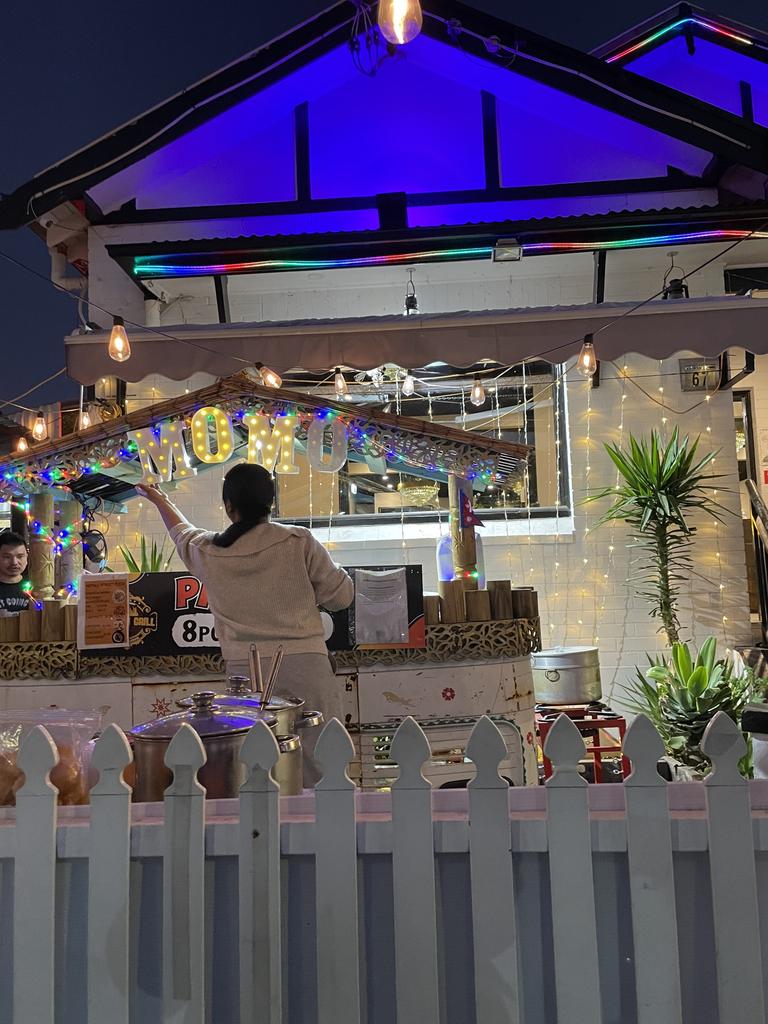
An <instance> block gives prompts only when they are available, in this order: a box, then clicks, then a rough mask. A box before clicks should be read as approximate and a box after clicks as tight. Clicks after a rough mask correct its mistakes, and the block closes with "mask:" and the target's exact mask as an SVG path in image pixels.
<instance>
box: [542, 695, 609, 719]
mask: <svg viewBox="0 0 768 1024" xmlns="http://www.w3.org/2000/svg"><path fill="white" fill-rule="evenodd" d="M535 712H536V718H537V719H538V720H539V721H542V722H554V721H555V720H556V719H557V718H558V716H559V715H567V716H568V717H569V718H570V719H572V720H573V721H578V722H584V721H587V722H589V721H593V720H595V721H597V720H599V721H602V722H605V721H610V720H612V719H618V718H621V715H619V714H617V712H615V711H613V710H612V709H611V708H609V707H608V705H607V704H603V703H602V701H599V700H593V701H591V703H589V704H537V705H536V708H535Z"/></svg>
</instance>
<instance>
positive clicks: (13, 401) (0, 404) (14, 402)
mask: <svg viewBox="0 0 768 1024" xmlns="http://www.w3.org/2000/svg"><path fill="white" fill-rule="evenodd" d="M66 372H67V368H66V366H62V368H61V369H60V370H57V371H56V373H52V374H51V376H50V377H46V378H45V380H41V381H40V382H39V384H35V385H34V387H31V388H29V389H28V390H27V391H23V392H22V393H21V394H20V395H16V397H15V398H6V400H5V401H4V402H0V409H3V408H5V406H6V405H17V403H18V401H19V399H20V398H26V397H27V395H31V394H32V392H33V391H37V389H38V388H41V387H43V385H44V384H49V383H50V382H51V381H52V380H56V378H57V377H60V376H61V375H62V373H66ZM18 408H19V409H23V410H24V412H32V410H31V409H27V408H26V406H23V405H19V406H18Z"/></svg>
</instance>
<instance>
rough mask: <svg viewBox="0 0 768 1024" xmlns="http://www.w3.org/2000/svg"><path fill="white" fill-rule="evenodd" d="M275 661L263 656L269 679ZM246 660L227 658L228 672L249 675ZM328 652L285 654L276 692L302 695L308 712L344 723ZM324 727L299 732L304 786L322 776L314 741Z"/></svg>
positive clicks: (337, 682) (263, 668)
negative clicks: (321, 714)
mask: <svg viewBox="0 0 768 1024" xmlns="http://www.w3.org/2000/svg"><path fill="white" fill-rule="evenodd" d="M271 663H272V659H271V658H262V659H261V672H262V675H263V677H264V679H265V680H266V678H267V675H268V673H269V669H270V666H271ZM248 674H249V670H248V664H247V662H239V661H228V662H227V675H231V676H232V675H239V676H247V675H248ZM343 685H344V684H343V682H342V680H341V679H338V678H337V677H336V676H335V675H334V673H333V669H332V668H331V662H330V659H329V658H328V656H327V655H325V654H286V656H285V657H284V658H283V661H282V664H281V665H280V674H279V676H278V677H277V683H276V685H275V693H277V694H279V695H280V696H283V697H300V698H301V700H303V701H305V711H322V713H323V717H324V719H325V721H326V722H329V721H330V720H331V719H332V718H339V719H341V720H342V722H343V720H344V719H343V714H342V696H341V695H342V692H343V690H342V687H343ZM321 732H322V727H321V728H310V729H303V730H301V733H300V739H301V745H302V749H303V753H304V788H305V789H309V788H312V787H314V785H315V783H317V782H319V781H320V779H321V777H322V772H321V770H320V767H319V765H318V764H317V762H316V761H315V757H314V754H315V744H316V743H317V739H318V737H319V735H320V733H321Z"/></svg>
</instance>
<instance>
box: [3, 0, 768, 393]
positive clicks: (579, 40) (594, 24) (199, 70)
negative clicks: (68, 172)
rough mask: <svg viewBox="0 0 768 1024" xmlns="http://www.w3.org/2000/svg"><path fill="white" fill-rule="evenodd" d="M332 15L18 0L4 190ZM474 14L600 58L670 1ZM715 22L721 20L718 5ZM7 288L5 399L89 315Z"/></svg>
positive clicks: (39, 293) (34, 249)
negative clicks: (601, 48)
mask: <svg viewBox="0 0 768 1024" xmlns="http://www.w3.org/2000/svg"><path fill="white" fill-rule="evenodd" d="M327 6H328V2H327V0H284V2H283V3H274V2H271V0H253V2H251V3H248V4H246V3H243V2H242V0H217V2H216V3H215V4H211V3H210V0H185V2H184V3H181V2H178V0H176V2H172V3H170V2H167V0H166V2H165V3H160V4H153V5H152V6H151V7H148V8H143V7H136V6H135V5H130V4H118V3H117V2H116V0H110V2H108V3H106V4H105V3H104V2H103V0H100V2H98V3H97V2H95V0H80V3H78V4H76V5H71V4H62V3H59V2H58V0H41V2H39V3H37V4H35V5H34V13H31V10H32V9H31V8H30V5H29V4H26V3H11V4H5V5H4V6H3V30H2V33H0V83H2V95H3V101H2V113H1V114H0V154H2V157H0V191H2V192H11V191H13V190H14V189H15V188H16V187H17V186H19V185H20V184H22V183H23V182H24V181H26V180H28V179H29V178H30V177H32V176H33V175H34V174H35V173H37V172H38V171H40V170H42V169H43V168H45V167H48V166H49V165H50V164H52V163H55V162H56V161H57V160H60V159H61V158H63V157H65V156H67V155H69V154H70V153H72V152H73V151H74V150H76V149H79V148H80V147H81V146H84V145H86V144H87V143H89V142H91V141H93V140H95V139H97V138H98V137H99V136H101V135H103V134H104V133H106V132H108V131H109V130H111V129H112V128H114V127H117V126H118V125H120V124H122V123H123V122H124V121H127V120H129V119H130V118H131V117H133V116H134V115H137V114H140V113H142V112H143V111H145V110H146V109H147V108H149V107H151V106H154V105H155V104H156V103H159V102H160V101H162V100H164V99H166V98H167V97H168V96H170V95H172V94H173V93H175V92H178V91H179V90H181V89H183V88H184V87H185V86H187V85H190V84H191V83H193V82H195V81H197V80H198V79H200V78H202V77H204V76H205V75H208V74H210V73H211V72H213V71H216V70H217V69H218V68H220V67H222V66H223V65H224V64H227V63H229V62H230V61H233V60H235V59H236V58H238V57H240V56H241V55H242V54H243V53H245V52H248V51H250V50H252V49H255V48H256V47H257V46H259V45H260V44H261V43H263V42H266V41H267V40H269V39H271V38H273V37H274V36H276V35H279V34H281V33H282V32H285V31H286V30H287V29H289V28H290V27H291V26H292V25H295V24H298V23H300V22H301V21H303V20H304V19H305V18H307V17H308V16H310V15H312V14H315V13H316V12H318V11H320V10H323V9H324V8H325V7H327ZM471 6H474V7H476V8H478V9H482V10H486V11H488V12H490V13H492V14H498V15H500V16H502V17H506V18H508V19H510V20H512V21H517V22H518V23H520V24H521V25H523V26H525V27H527V28H530V29H533V30H534V31H536V32H540V33H542V34H543V35H548V36H550V37H552V38H555V39H558V40H560V41H562V42H565V43H568V44H569V45H571V46H575V47H578V48H580V49H590V48H591V47H593V46H596V45H598V44H599V43H601V42H604V41H605V40H607V39H610V38H611V37H612V36H614V35H617V34H618V33H620V32H622V31H624V30H625V29H627V28H628V27H630V26H631V25H633V24H636V23H637V22H639V21H642V20H643V19H645V18H647V17H649V16H650V15H652V14H654V13H655V12H657V11H658V10H659V9H661V8H664V7H666V6H667V4H665V3H664V0H624V2H623V3H616V0H587V3H581V4H575V3H573V2H572V0H568V2H566V0H556V2H548V3H531V2H527V3H522V2H520V3H512V2H510V0H482V2H481V0H475V2H471ZM719 9H720V10H721V11H722V13H724V14H727V15H728V17H730V18H734V19H737V20H740V21H743V22H744V23H745V24H747V25H753V26H755V27H757V28H762V29H768V8H766V6H765V3H764V2H763V0H727V3H726V2H725V0H721V3H720V8H719ZM710 13H711V14H713V15H715V14H717V13H718V8H710ZM0 248H2V250H3V251H5V252H8V253H10V254H11V255H13V256H15V257H16V258H17V259H20V260H22V261H24V262H25V263H27V264H28V265H31V266H32V267H34V268H35V269H36V270H38V271H40V272H41V273H43V274H45V275H47V274H48V272H49V262H48V257H47V253H46V250H45V247H44V245H43V244H42V243H41V242H40V241H39V240H38V239H37V238H36V237H34V236H33V235H32V233H31V232H30V231H29V230H28V229H22V230H20V231H18V232H15V233H9V232H0ZM0 285H2V307H1V309H0V343H1V344H2V353H3V363H2V371H1V372H0V400H5V399H9V398H14V397H15V396H16V395H17V394H19V393H20V392H22V391H24V390H25V389H26V388H28V387H30V386H31V385H32V384H34V383H36V382H37V381H38V380H40V379H42V378H43V377H45V376H48V375H49V374H51V373H53V372H55V371H56V370H58V369H59V368H60V367H61V366H63V365H64V346H63V342H62V339H63V337H64V335H65V334H67V333H68V332H69V331H70V330H71V329H72V328H73V327H74V326H75V325H76V322H77V317H76V306H75V303H74V302H73V301H72V300H71V299H69V298H67V297H66V296H64V295H60V294H59V293H57V292H56V291H55V290H54V289H53V287H52V286H50V285H46V284H45V283H44V282H42V281H39V280H37V279H36V278H33V277H31V276H30V275H28V274H26V273H25V272H24V271H22V270H19V269H17V268H15V267H13V266H11V265H10V264H9V263H8V262H7V261H5V260H0ZM75 393H76V388H75V386H74V385H73V384H72V383H71V382H67V381H65V380H64V379H61V380H60V381H59V382H56V383H55V384H53V385H50V386H49V387H48V388H45V389H43V390H42V391H40V392H38V393H36V395H35V396H33V397H31V398H30V400H29V401H30V404H32V405H35V404H37V402H38V401H41V400H48V401H52V400H55V399H56V398H63V397H70V396H73V395H74V394H75ZM5 411H6V412H9V411H11V410H10V409H6V410H5Z"/></svg>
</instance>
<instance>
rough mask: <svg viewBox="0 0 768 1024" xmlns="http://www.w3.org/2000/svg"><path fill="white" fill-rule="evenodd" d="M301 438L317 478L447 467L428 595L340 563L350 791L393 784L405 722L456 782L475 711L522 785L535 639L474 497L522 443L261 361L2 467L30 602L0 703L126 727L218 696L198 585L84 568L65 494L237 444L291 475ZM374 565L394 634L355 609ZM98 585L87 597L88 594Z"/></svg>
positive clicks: (519, 464)
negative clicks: (344, 581)
mask: <svg viewBox="0 0 768 1024" xmlns="http://www.w3.org/2000/svg"><path fill="white" fill-rule="evenodd" d="M297 445H300V446H303V450H304V451H306V452H307V454H308V457H309V458H310V459H313V460H314V464H315V468H316V470H317V471H318V472H335V471H337V470H338V468H339V466H340V465H343V464H344V462H345V461H346V460H347V458H349V457H351V456H352V455H353V454H355V455H357V456H358V457H363V458H365V457H370V456H371V453H376V454H379V453H381V452H385V453H386V454H387V457H388V458H397V459H399V460H401V461H402V463H403V465H416V466H419V467H421V468H422V469H424V470H426V471H427V472H430V471H432V472H435V473H437V472H441V473H443V474H445V473H449V481H450V494H451V524H452V532H451V552H452V556H451V558H452V565H453V571H452V572H448V573H446V572H445V571H443V572H442V573H441V575H442V576H443V577H444V578H442V579H441V581H440V584H439V593H437V594H427V595H425V594H424V593H423V587H422V573H421V568H420V567H419V566H370V567H359V566H358V567H354V568H353V569H352V568H351V569H350V572H351V573H352V574H353V575H355V576H357V577H358V579H359V580H360V581H361V582H359V583H358V586H357V587H356V590H357V594H358V597H356V601H355V603H354V604H353V606H352V608H351V609H350V610H349V611H348V612H343V613H335V614H334V615H333V616H329V618H328V624H327V641H328V647H329V651H330V653H331V655H332V656H333V658H334V660H335V662H336V666H337V676H336V679H337V685H338V686H339V687H340V688H341V690H342V692H343V700H344V707H345V712H344V717H345V724H346V726H347V728H348V729H349V731H350V734H351V736H352V737H353V740H354V742H355V745H356V749H357V751H358V753H359V762H358V763H357V765H356V766H353V770H354V769H355V768H356V769H357V777H358V781H359V782H360V784H361V785H362V786H363V788H380V787H382V786H387V785H388V784H389V782H390V781H391V779H392V778H393V773H392V768H393V765H392V761H391V759H390V757H389V741H390V739H391V736H392V734H393V732H394V728H395V727H396V725H397V723H398V722H399V721H400V720H401V719H402V718H403V717H406V716H408V715H412V716H413V717H415V718H416V719H417V720H418V721H419V722H420V723H421V724H422V726H423V727H424V728H425V730H426V731H427V735H428V738H429V740H430V744H431V747H432V753H433V760H432V762H431V763H430V765H429V766H428V767H427V768H425V771H426V772H427V773H428V774H431V777H432V778H433V781H434V782H435V784H436V785H459V784H462V783H463V782H464V781H466V778H467V775H466V772H467V768H466V759H465V757H464V745H465V743H466V740H467V738H468V735H469V731H470V729H471V726H472V724H473V723H474V722H475V721H476V719H477V717H478V716H479V715H482V714H490V715H491V716H492V717H493V718H494V720H495V721H496V722H497V724H498V725H499V727H500V729H501V730H502V732H503V734H504V735H505V739H506V740H507V746H508V749H509V751H510V756H509V759H508V762H505V764H504V765H502V771H503V772H504V774H505V775H506V776H507V777H508V779H509V781H510V782H511V783H513V784H515V785H523V784H532V783H535V782H536V781H537V766H536V753H535V750H536V748H535V738H534V708H533V703H534V702H533V687H532V681H531V671H530V664H529V655H530V653H531V651H533V650H538V649H539V648H540V646H541V642H540V625H539V618H538V606H537V601H536V595H535V593H534V592H533V591H532V590H530V589H522V588H521V589H519V590H516V591H513V589H512V587H511V585H510V582H509V581H508V580H500V581H490V582H489V583H488V585H487V589H486V588H485V587H484V586H483V583H484V581H483V579H482V573H481V571H479V570H478V559H477V552H476V550H475V544H474V537H475V530H474V523H475V519H474V516H473V512H472V503H471V499H472V487H473V481H474V480H476V479H482V480H486V481H487V480H493V479H499V478H500V474H501V470H500V467H499V463H500V458H501V456H502V455H503V456H504V472H505V473H507V474H519V473H521V472H522V469H523V466H524V464H525V459H526V457H527V449H526V447H525V446H524V445H520V444H513V443H511V442H506V441H502V440H500V439H497V438H489V437H486V436H483V435H475V434H471V433H469V434H468V433H467V432H465V431H457V430H453V429H451V428H450V427H446V426H444V425H442V424H436V423H429V422H424V421H421V420H415V419H412V418H409V417H406V416H392V415H389V414H386V413H376V414H371V413H369V412H368V411H365V412H362V411H361V410H360V409H358V408H356V407H354V406H351V405H344V404H342V403H336V402H328V401H320V400H318V399H315V398H313V397H312V396H308V395H305V394H302V393H292V392H288V391H285V390H282V389H280V390H275V389H273V388H268V387H265V386H264V384H263V382H262V376H261V375H260V374H259V373H258V371H256V372H255V373H253V372H250V371H246V372H243V373H240V374H237V375H235V376H234V377H231V378H227V379H226V380H223V381H219V382H218V383H217V384H215V385H212V386H211V387H209V388H205V389H202V390H201V391H198V392H195V393H192V394H190V395H186V396H182V397H181V398H177V399H173V400H171V401H169V402H164V403H161V404H158V405H155V406H152V407H149V408H145V409H142V410H140V411H138V412H136V413H132V414H131V415H129V416H125V417H121V418H117V419H112V420H108V421H105V422H103V423H101V424H98V425H96V426H95V427H92V428H89V429H88V430H85V431H81V432H79V433H77V434H74V435H70V436H69V437H65V438H63V439H60V440H59V441H58V442H56V443H55V444H50V445H40V446H38V447H36V448H33V449H32V450H31V451H30V452H29V453H28V454H27V455H25V457H24V458H23V459H22V458H19V459H18V460H15V461H13V462H11V463H9V464H8V465H6V466H4V467H3V468H2V489H3V491H4V495H5V497H7V498H10V499H11V500H12V501H15V502H16V503H17V504H22V505H23V506H24V508H25V510H26V513H27V519H28V522H29V528H30V549H31V557H30V580H31V584H32V589H33V593H34V594H35V596H36V598H37V600H36V603H35V606H34V607H31V608H30V609H29V610H28V611H25V612H23V613H22V614H21V615H19V616H16V617H6V618H0V677H2V685H0V710H2V708H27V709H34V708H40V709H44V708H50V707H69V708H74V707H82V708H102V709H103V710H104V722H105V723H106V722H110V721H114V722H116V723H117V724H119V725H120V726H122V727H123V728H131V727H132V726H134V725H136V724H138V723H141V722H146V721H147V720H149V719H152V718H156V717H161V716H164V715H167V714H169V713H171V712H173V711H174V710H175V709H176V701H178V700H180V699H182V698H184V697H186V696H189V695H190V694H192V693H194V692H197V691H200V690H211V689H213V690H216V689H220V688H221V686H222V684H223V683H224V666H223V663H222V660H221V657H220V652H219V648H218V642H217V638H216V633H215V624H214V619H213V615H212V613H211V611H210V609H209V607H208V601H207V596H206V594H205V588H204V585H203V582H202V581H201V580H199V579H197V578H196V577H194V576H191V575H190V574H189V573H187V572H158V573H139V574H135V575H133V576H125V577H122V576H120V575H119V574H114V575H113V574H106V573H104V574H94V575H90V574H89V575H84V576H82V577H81V576H80V567H81V566H82V551H81V550H80V543H81V536H82V534H81V529H80V524H79V521H78V518H77V517H76V516H75V515H74V511H75V510H76V509H78V508H79V506H78V505H77V503H75V502H74V501H73V500H72V496H73V495H72V491H73V490H74V488H75V485H76V484H77V482H78V481H82V480H83V478H87V476H88V475H89V474H93V473H95V472H100V473H109V472H114V471H119V469H120V467H121V465H123V464H125V463H132V464H133V465H134V466H136V467H140V468H141V470H142V480H143V482H146V483H160V484H163V483H166V484H171V485H172V483H173V481H174V480H175V479H176V478H178V477H187V476H191V475H193V474H194V473H195V472H196V471H197V470H198V469H200V470H204V469H205V468H206V467H209V466H211V465H218V464H220V463H222V462H225V461H228V459H229V458H231V457H232V456H233V455H234V456H240V457H245V458H247V459H248V460H249V461H252V462H259V463H260V464H262V465H264V466H265V468H267V469H269V470H271V471H274V472H276V473H291V472H294V471H295V470H296V467H295V466H294V464H293V453H294V449H295V446H297ZM360 574H363V575H362V576H361V575H360ZM382 576H387V577H388V578H390V582H391V586H392V587H393V588H394V589H392V590H391V592H390V593H389V594H388V595H387V596H386V600H387V601H388V602H389V604H388V607H389V608H390V610H392V609H395V608H396V607H397V608H398V609H399V610H398V611H397V612H396V614H394V618H393V620H392V622H393V623H394V624H393V625H390V627H389V632H387V630H385V631H384V633H381V634H377V633H376V632H375V631H374V632H373V633H372V632H371V628H372V626H371V623H372V622H374V623H378V624H380V623H381V621H382V616H381V615H380V614H377V613H376V609H374V614H371V609H370V608H368V609H367V612H366V610H365V609H364V608H363V606H362V605H361V604H360V601H361V597H360V595H361V594H362V593H363V592H364V591H365V593H366V595H367V599H368V600H372V599H375V598H376V595H375V594H374V593H373V592H372V591H371V589H370V588H371V586H372V585H373V584H376V585H377V586H379V585H380V583H381V580H382ZM448 577H449V578H448ZM362 581H365V584H366V585H365V587H364V586H363V585H362ZM121 588H125V590H124V591H123V592H124V593H125V601H124V612H125V616H126V618H125V620H124V622H122V623H121V624H120V625H119V626H114V624H113V626H110V624H109V622H107V624H106V627H105V625H104V623H102V624H101V626H99V624H98V623H96V625H94V622H95V620H94V615H95V614H96V613H97V612H98V610H99V607H100V603H101V607H102V609H103V607H105V606H106V607H110V602H113V604H118V603H119V601H120V598H119V597H118V596H117V595H118V593H119V592H120V591H121ZM366 588H367V589H366ZM97 590H98V592H99V594H100V597H99V599H98V600H89V598H88V595H89V594H95V593H96V592H97ZM110 593H112V596H111V597H110ZM372 595H373V596H372ZM398 602H399V604H398ZM380 610H381V609H380V608H379V609H378V611H380ZM110 621H111V620H110ZM115 622H117V619H115ZM398 622H399V623H400V624H399V625H398ZM403 622H404V623H405V625H403ZM376 628H377V629H379V628H380V625H377V626H376ZM100 630H101V631H100Z"/></svg>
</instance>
